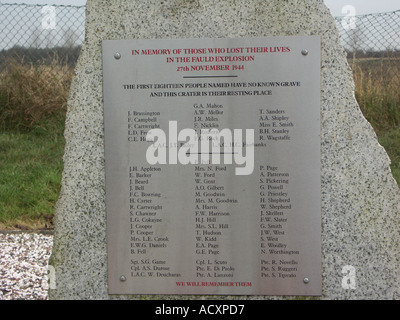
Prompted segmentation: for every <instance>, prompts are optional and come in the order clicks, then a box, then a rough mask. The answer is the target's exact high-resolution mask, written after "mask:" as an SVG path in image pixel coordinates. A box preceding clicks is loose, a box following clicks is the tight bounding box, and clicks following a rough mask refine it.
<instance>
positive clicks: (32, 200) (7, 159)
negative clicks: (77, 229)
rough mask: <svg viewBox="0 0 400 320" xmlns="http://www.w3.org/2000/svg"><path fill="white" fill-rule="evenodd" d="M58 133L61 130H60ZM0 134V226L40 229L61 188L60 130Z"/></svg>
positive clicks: (52, 210)
mask: <svg viewBox="0 0 400 320" xmlns="http://www.w3.org/2000/svg"><path fill="white" fill-rule="evenodd" d="M60 129H61V128H60ZM60 129H59V130H58V131H53V130H52V131H47V130H43V129H40V128H36V129H34V130H32V131H30V132H22V133H21V132H1V133H0V164H1V165H0V225H2V226H3V227H10V228H13V227H14V228H15V227H21V226H23V225H25V226H28V227H33V226H34V227H43V226H45V224H48V223H49V222H48V219H49V217H48V216H51V215H53V212H54V205H55V203H56V201H57V198H58V194H59V191H60V187H61V174H62V170H63V162H62V155H63V152H64V138H63V135H62V131H61V130H60Z"/></svg>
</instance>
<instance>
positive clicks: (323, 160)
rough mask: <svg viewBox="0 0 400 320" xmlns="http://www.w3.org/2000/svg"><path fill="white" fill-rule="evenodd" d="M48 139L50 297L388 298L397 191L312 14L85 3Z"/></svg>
mask: <svg viewBox="0 0 400 320" xmlns="http://www.w3.org/2000/svg"><path fill="white" fill-rule="evenodd" d="M275 127H277V128H276V129H275ZM190 128H192V129H210V128H214V129H219V130H222V129H223V128H229V129H230V130H231V131H230V133H232V137H233V138H234V141H233V145H234V142H235V141H236V140H235V139H238V138H239V136H238V135H236V134H235V131H234V130H235V129H243V136H241V135H240V139H242V140H240V143H239V145H240V146H242V147H243V146H246V151H243V153H242V149H243V148H241V149H235V148H233V149H224V148H222V146H223V145H222V144H218V149H215V150H214V149H213V150H212V151H211V152H209V150H202V149H197V150H195V149H194V148H189V146H188V145H186V146H184V144H183V143H184V141H186V140H184V139H180V138H179V137H181V134H182V137H185V138H187V137H188V136H189V133H190V134H193V131H188V130H189V129H190ZM250 128H251V129H254V136H253V138H254V139H253V140H251V139H250V138H251V137H252V135H251V132H248V131H246V134H244V132H245V129H250ZM154 129H159V130H158V131H157V130H155V131H151V130H154ZM161 129H163V130H164V131H163V130H161ZM183 129H186V131H184V130H183ZM168 130H169V132H168ZM181 130H182V131H183V132H182V131H181ZM149 131H151V132H152V134H153V138H151V137H149V135H148V134H149ZM164 132H167V133H169V134H168V135H167V136H166V137H167V138H166V141H164V145H165V144H167V146H168V148H164V149H162V148H158V147H156V142H157V141H158V142H160V143H161V142H163V141H162V139H163V136H162V133H164ZM196 132H198V133H199V132H200V131H199V130H198V131H196ZM238 132H239V131H238ZM225 133H227V132H226V131H225ZM240 133H242V132H240ZM196 137H197V136H196ZM65 138H66V147H65V155H64V172H63V180H62V189H61V192H60V197H59V200H58V203H57V206H56V217H55V234H54V247H53V252H52V256H51V259H50V262H49V265H51V267H52V269H51V270H54V273H55V274H54V275H52V276H53V278H54V279H55V281H56V285H53V286H51V289H50V292H49V293H50V298H51V299H114V298H122V299H139V298H148V299H157V298H159V299H162V298H165V295H168V297H169V298H176V299H189V298H196V297H198V295H202V294H204V295H209V296H210V295H211V296H212V295H218V297H219V298H224V297H231V295H236V296H237V297H238V298H241V297H243V298H249V297H251V298H252V299H269V298H303V297H304V296H316V297H319V298H321V299H397V298H398V297H399V295H400V292H399V283H400V281H399V280H400V279H399V260H400V257H399V239H400V226H399V211H400V194H399V189H398V186H397V184H396V182H395V180H394V179H393V177H392V174H391V171H390V160H389V158H388V156H387V154H386V152H385V150H384V149H383V148H382V147H381V146H380V145H379V143H378V141H377V138H376V135H375V133H374V131H373V129H372V127H371V126H370V124H369V123H368V122H367V121H366V120H365V118H364V117H363V115H362V113H361V111H360V109H359V107H358V105H357V102H356V100H355V97H354V84H353V80H352V73H351V70H350V68H349V66H348V64H347V62H346V55H345V52H344V50H343V48H342V47H341V46H340V39H339V35H338V31H337V29H336V25H335V21H334V19H333V18H332V16H331V14H330V12H329V10H328V9H327V8H326V6H325V5H324V4H323V1H319V0H289V1H280V0H266V1H256V0H254V1H253V0H251V1H249V0H235V1H225V0H224V1H212V0H196V1H182V0H165V1H157V0H146V1H139V0H136V1H131V0H130V1H127V0H113V1H105V0H100V1H99V0H96V1H93V0H88V1H87V17H86V40H85V43H84V45H83V48H82V53H81V56H80V58H79V61H78V65H77V67H76V76H75V78H74V80H73V83H72V86H71V93H70V98H69V102H68V113H67V120H66V129H65ZM200 138H201V137H200ZM200 138H199V141H200V140H201V139H200ZM160 139H161V140H160ZM168 139H169V140H168ZM171 139H172V140H171ZM248 139H250V140H248ZM195 141H197V140H195ZM195 141H194V140H191V142H192V143H193V142H195ZM153 142H154V147H155V148H156V149H157V150H156V151H154V152H153V153H152V152H151V149H150V148H149V145H151V143H153ZM178 142H182V143H181V144H178ZM219 142H220V141H219ZM174 143H175V146H176V148H175V149H174V148H172V146H174ZM161 144H162V143H161ZM161 144H160V145H161ZM199 144H200V143H199ZM178 146H179V147H180V148H181V149H182V150H183V152H181V149H179V148H178ZM201 146H203V145H201ZM185 147H186V149H184V148H185ZM149 150H150V151H149ZM174 150H175V152H176V153H174ZM196 151H198V152H197V153H198V154H197V158H196V157H192V156H193V155H195V154H196ZM203 151H205V152H203ZM220 151H221V152H220ZM146 152H147V153H146ZM164 152H165V154H164ZM217 153H218V154H219V153H221V154H224V155H226V154H230V155H231V158H230V160H231V164H226V163H215V162H212V160H214V158H212V156H214V154H217ZM253 153H254V158H251V157H250V156H251V155H252V154H253ZM146 155H147V157H146ZM163 155H165V157H163ZM196 159H197V161H199V163H196V162H195V161H196ZM199 159H200V160H199ZM202 160H204V161H205V162H202ZM253 160H254V161H253ZM185 161H187V162H190V161H193V162H190V163H189V164H183V163H182V162H185ZM204 192H206V194H204ZM183 198H184V199H183ZM180 199H182V200H180ZM217 199H218V201H217ZM264 204H268V205H269V207H268V208H266V207H264ZM271 222H273V223H271ZM138 231H139V233H138ZM179 255H181V256H179ZM188 286H189V287H190V288H188Z"/></svg>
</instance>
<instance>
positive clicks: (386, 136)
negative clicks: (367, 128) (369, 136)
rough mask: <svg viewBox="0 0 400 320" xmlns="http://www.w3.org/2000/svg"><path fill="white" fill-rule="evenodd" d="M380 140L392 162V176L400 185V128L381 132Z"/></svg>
mask: <svg viewBox="0 0 400 320" xmlns="http://www.w3.org/2000/svg"><path fill="white" fill-rule="evenodd" d="M378 140H379V143H380V144H381V145H382V146H383V147H384V148H385V150H386V152H387V153H388V155H389V157H390V160H391V161H392V164H391V169H392V174H393V177H394V178H395V180H396V181H397V184H399V185H400V127H395V128H393V129H389V130H387V131H383V132H380V134H379V135H378Z"/></svg>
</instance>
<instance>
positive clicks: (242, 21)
mask: <svg viewBox="0 0 400 320" xmlns="http://www.w3.org/2000/svg"><path fill="white" fill-rule="evenodd" d="M285 35H320V36H321V39H322V57H321V58H322V66H321V148H322V151H321V153H322V154H321V164H322V169H321V170H322V172H321V174H322V194H321V197H322V251H323V252H322V254H323V261H322V263H323V296H322V297H321V299H397V298H399V296H400V290H399V286H400V279H399V271H400V267H399V260H400V256H399V239H400V231H399V230H400V227H399V211H400V200H399V199H400V195H399V189H398V187H397V184H396V182H395V180H394V179H393V177H392V174H391V171H390V167H389V165H390V160H389V158H388V156H387V154H386V152H385V150H384V149H383V148H382V147H381V146H380V145H379V144H378V142H377V139H376V135H375V133H374V131H373V129H372V128H371V126H370V124H369V123H368V122H367V121H366V120H365V118H364V117H363V115H362V113H361V112H360V109H359V107H358V105H357V103H356V100H355V97H354V84H353V80H352V74H351V70H350V68H349V66H348V65H347V62H346V58H345V54H344V51H343V49H342V47H341V46H340V44H339V35H338V32H337V30H336V25H335V22H334V20H333V18H332V16H331V14H330V12H329V10H328V9H327V8H326V6H325V5H324V4H323V1H322V0H223V1H221V0H218V1H216V0H164V1H159V0H146V1H144V0H134V1H133V0H88V1H87V20H86V41H85V44H84V46H83V49H82V54H81V56H80V59H79V62H78V66H77V68H76V77H75V79H74V81H73V84H72V88H71V94H70V99H69V105H68V106H69V108H68V116H67V121H66V130H65V137H66V148H65V156H64V162H65V169H64V173H63V185H62V190H61V194H60V198H59V201H58V204H57V209H56V221H55V224H56V226H55V228H56V232H55V235H54V248H53V253H52V256H51V260H50V265H52V266H54V267H55V270H56V280H57V289H55V290H51V291H50V298H52V299H110V298H114V297H111V296H109V295H108V294H107V250H106V223H105V221H106V217H105V191H104V189H105V180H104V175H105V169H104V146H103V141H104V140H103V138H104V131H103V105H102V60H101V59H102V54H101V40H103V39H133V38H143V39H159V38H218V37H232V38H236V37H257V36H285ZM346 265H351V266H353V267H355V272H356V273H355V280H356V288H355V289H343V287H342V279H343V277H344V276H345V274H342V269H343V267H344V266H346ZM158 297H160V298H163V299H165V298H171V299H172V298H173V299H176V298H182V299H189V298H193V296H182V297H176V296H174V297H172V296H169V297H166V296H158ZM116 298H133V299H138V298H146V297H143V296H117V297H116ZM148 298H151V299H155V298H157V296H151V297H148ZM243 298H250V299H269V298H281V297H259V296H253V297H243ZM286 298H287V297H286ZM289 298H296V297H289ZM297 298H298V297H297Z"/></svg>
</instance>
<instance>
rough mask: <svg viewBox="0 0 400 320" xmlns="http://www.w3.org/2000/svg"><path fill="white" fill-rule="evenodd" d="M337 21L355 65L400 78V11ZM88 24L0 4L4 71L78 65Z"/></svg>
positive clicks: (49, 10) (69, 11)
mask: <svg viewBox="0 0 400 320" xmlns="http://www.w3.org/2000/svg"><path fill="white" fill-rule="evenodd" d="M335 20H336V24H337V26H338V28H339V31H340V34H341V39H342V44H343V46H344V48H345V50H346V51H347V53H348V58H349V61H350V63H351V65H352V67H353V69H356V68H358V67H360V66H362V67H365V66H367V65H371V63H366V61H378V60H379V61H380V62H381V63H382V62H383V63H384V64H385V66H384V69H385V72H386V73H387V72H388V73H389V74H388V75H390V76H394V77H400V75H399V74H400V72H399V71H400V66H399V65H400V63H399V61H400V10H398V11H394V12H388V13H380V14H368V15H362V16H346V17H336V18H335ZM84 23H85V6H63V5H51V6H49V5H27V4H0V30H1V32H0V71H3V70H4V69H5V68H6V67H7V63H8V62H9V61H10V59H14V60H19V61H20V62H23V63H24V64H31V65H32V64H39V63H41V64H43V63H44V64H52V63H53V64H54V61H56V62H57V63H58V64H63V65H67V66H70V67H71V68H73V67H74V65H75V63H76V61H77V58H78V56H79V52H80V48H81V45H82V43H83V41H84V37H85V27H84Z"/></svg>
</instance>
